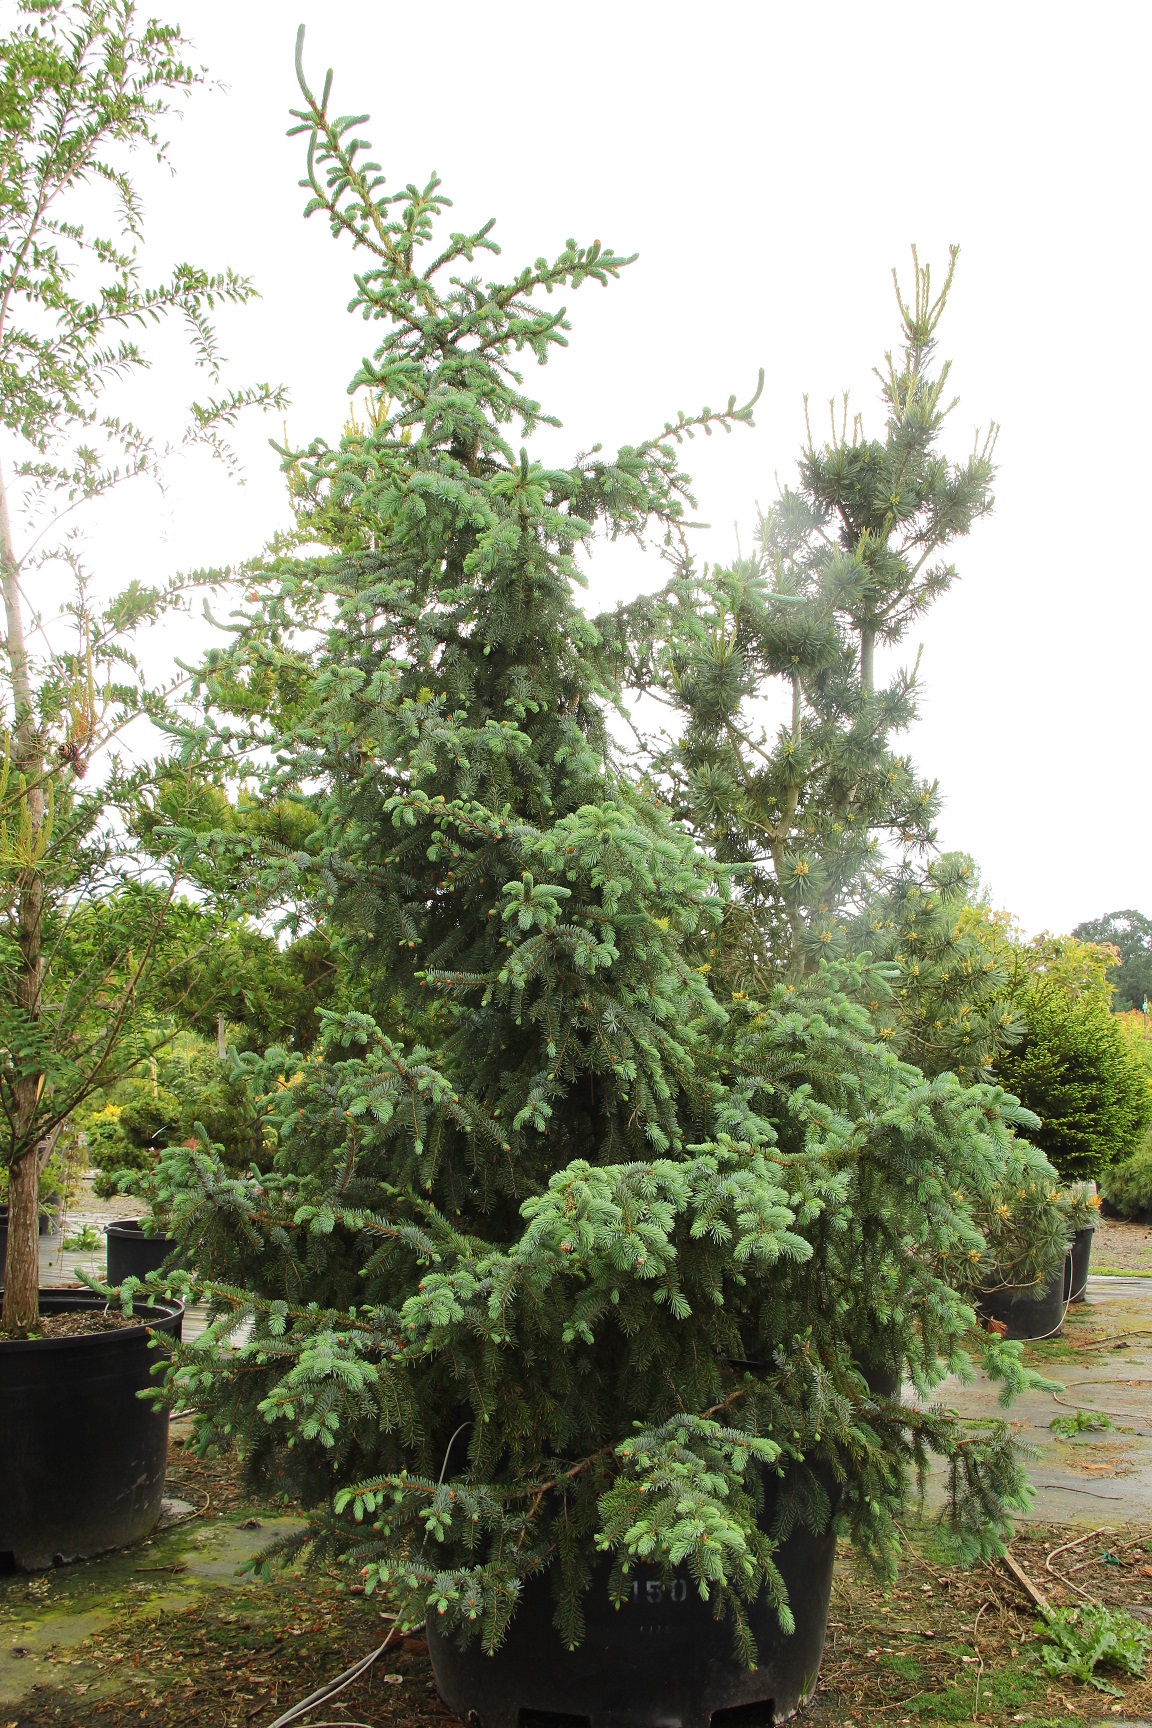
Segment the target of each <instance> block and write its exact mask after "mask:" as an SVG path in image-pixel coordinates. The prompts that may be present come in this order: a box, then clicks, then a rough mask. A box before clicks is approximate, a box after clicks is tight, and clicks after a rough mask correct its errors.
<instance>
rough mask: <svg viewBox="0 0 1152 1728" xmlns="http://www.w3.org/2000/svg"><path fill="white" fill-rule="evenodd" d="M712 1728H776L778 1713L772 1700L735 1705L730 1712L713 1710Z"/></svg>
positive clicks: (766, 1699)
mask: <svg viewBox="0 0 1152 1728" xmlns="http://www.w3.org/2000/svg"><path fill="white" fill-rule="evenodd" d="M709 1720H710V1722H711V1724H712V1728H774V1725H775V1722H776V1711H775V1709H774V1708H773V1704H772V1700H771V1698H764V1699H761V1700H760V1701H759V1702H758V1703H756V1704H734V1705H733V1706H732V1708H731V1709H730V1710H713V1712H712V1715H711V1717H710V1718H709Z"/></svg>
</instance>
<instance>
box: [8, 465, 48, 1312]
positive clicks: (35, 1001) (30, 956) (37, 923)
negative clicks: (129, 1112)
mask: <svg viewBox="0 0 1152 1728" xmlns="http://www.w3.org/2000/svg"><path fill="white" fill-rule="evenodd" d="M0 580H2V585H3V594H4V625H5V637H6V645H7V650H8V677H9V685H10V690H11V697H12V710H13V728H12V745H11V752H12V755H11V760H12V767H13V769H14V770H15V772H16V774H17V776H22V777H23V779H24V782H25V785H26V788H27V789H26V791H25V792H24V793H23V799H24V802H25V805H26V807H27V812H28V824H29V829H30V838H31V843H32V848H33V852H34V850H35V846H36V842H37V840H38V839H39V837H40V831H41V829H42V828H43V826H44V791H43V785H42V778H43V772H44V750H43V744H42V742H41V738H40V734H39V731H38V730H37V726H36V713H35V707H34V705H33V699H32V678H31V671H30V668H29V665H28V648H27V642H26V638H25V634H24V613H23V608H22V606H21V601H20V564H19V560H18V558H17V556H16V549H15V546H14V545H13V542H12V525H11V520H10V518H9V514H8V495H7V488H6V487H5V484H4V479H3V475H0ZM43 921H44V878H43V875H42V874H41V872H40V870H39V869H38V868H37V866H36V864H35V863H34V862H33V861H31V860H30V861H29V863H28V865H27V867H26V868H25V869H24V871H23V872H22V873H21V876H20V881H19V885H18V892H17V905H16V946H17V955H18V959H17V974H16V981H15V982H16V991H15V994H16V1003H17V1006H18V1007H19V1008H20V1009H21V1010H22V1011H23V1013H24V1014H25V1016H26V1017H27V1019H28V1020H29V1021H33V1022H34V1021H37V1020H39V1018H40V1002H41V988H42V983H43V974H44V955H43ZM42 1083H43V1075H42V1074H38V1073H35V1072H28V1073H24V1074H22V1075H21V1076H20V1078H19V1079H18V1080H17V1081H16V1082H15V1084H14V1086H13V1088H12V1098H13V1107H14V1108H13V1116H14V1120H13V1124H12V1139H11V1141H10V1143H9V1158H10V1159H11V1163H10V1165H9V1171H8V1266H7V1272H6V1274H5V1279H4V1311H3V1317H2V1319H0V1327H2V1328H3V1330H4V1331H7V1332H28V1331H30V1330H31V1329H32V1328H33V1327H34V1326H35V1324H36V1321H37V1319H38V1318H39V1313H40V1302H39V1294H38V1292H39V1284H40V1271H39V1268H40V1242H39V1226H40V1219H39V1196H40V1160H39V1158H38V1156H37V1148H36V1142H35V1140H34V1139H33V1134H32V1130H33V1124H34V1122H35V1119H36V1109H37V1105H38V1104H39V1101H40V1088H41V1085H42Z"/></svg>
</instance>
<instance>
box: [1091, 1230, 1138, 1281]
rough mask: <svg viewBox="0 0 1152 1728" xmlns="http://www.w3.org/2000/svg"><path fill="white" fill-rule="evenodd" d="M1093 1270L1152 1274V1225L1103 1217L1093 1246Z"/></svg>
mask: <svg viewBox="0 0 1152 1728" xmlns="http://www.w3.org/2000/svg"><path fill="white" fill-rule="evenodd" d="M1092 1271H1093V1272H1095V1273H1101V1272H1129V1273H1131V1272H1143V1273H1152V1224H1130V1223H1128V1221H1127V1219H1124V1218H1101V1220H1100V1223H1099V1226H1098V1228H1097V1231H1096V1239H1095V1241H1094V1242H1093V1244H1092Z"/></svg>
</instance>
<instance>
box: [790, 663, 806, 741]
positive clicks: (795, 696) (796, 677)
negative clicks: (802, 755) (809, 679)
mask: <svg viewBox="0 0 1152 1728" xmlns="http://www.w3.org/2000/svg"><path fill="white" fill-rule="evenodd" d="M803 697H804V691H803V689H802V687H801V684H800V674H799V672H793V674H792V742H793V744H799V743H801V742H802V741H803V738H804V703H803Z"/></svg>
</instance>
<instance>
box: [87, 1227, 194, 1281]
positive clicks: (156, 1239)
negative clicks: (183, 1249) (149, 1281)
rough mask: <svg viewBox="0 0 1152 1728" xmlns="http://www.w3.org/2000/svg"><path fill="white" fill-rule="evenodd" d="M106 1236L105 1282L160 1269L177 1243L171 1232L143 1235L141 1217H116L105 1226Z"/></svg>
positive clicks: (143, 1275)
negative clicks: (106, 1263)
mask: <svg viewBox="0 0 1152 1728" xmlns="http://www.w3.org/2000/svg"><path fill="white" fill-rule="evenodd" d="M104 1234H105V1236H107V1238H108V1282H109V1284H123V1282H124V1280H125V1278H147V1276H148V1274H149V1272H159V1270H160V1268H161V1266H163V1264H164V1262H165V1260H167V1258H168V1256H169V1254H171V1252H172V1250H173V1248H175V1246H176V1243H175V1241H174V1240H173V1238H172V1237H171V1236H160V1235H157V1236H145V1234H144V1220H143V1219H142V1218H117V1219H116V1220H115V1221H114V1222H113V1223H111V1224H106V1225H105V1226H104Z"/></svg>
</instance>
